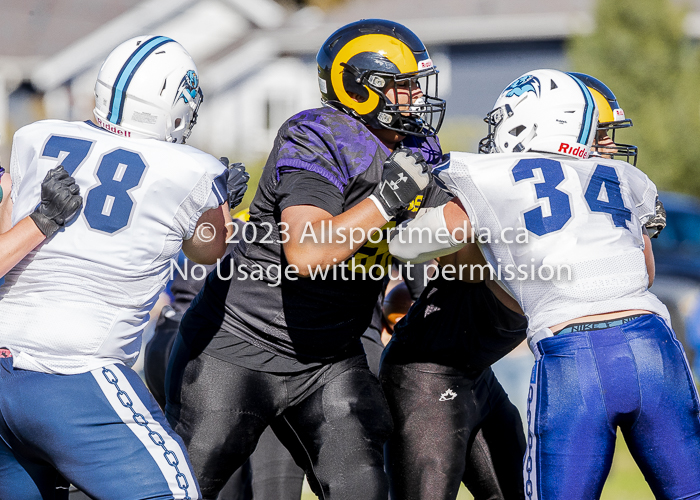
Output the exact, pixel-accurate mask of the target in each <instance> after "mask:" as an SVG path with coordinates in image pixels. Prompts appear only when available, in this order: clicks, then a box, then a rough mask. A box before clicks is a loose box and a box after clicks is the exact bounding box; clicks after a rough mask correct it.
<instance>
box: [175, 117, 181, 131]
mask: <svg viewBox="0 0 700 500" xmlns="http://www.w3.org/2000/svg"><path fill="white" fill-rule="evenodd" d="M181 123H182V118H176V119H175V128H176V129H177V128H180V124H181Z"/></svg>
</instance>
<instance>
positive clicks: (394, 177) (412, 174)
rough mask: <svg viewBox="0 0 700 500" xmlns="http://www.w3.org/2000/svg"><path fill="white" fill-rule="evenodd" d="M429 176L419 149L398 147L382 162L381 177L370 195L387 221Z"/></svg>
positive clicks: (422, 187) (428, 182)
mask: <svg viewBox="0 0 700 500" xmlns="http://www.w3.org/2000/svg"><path fill="white" fill-rule="evenodd" d="M432 175H433V174H432V173H431V172H430V167H429V166H428V164H427V163H426V162H425V160H424V159H423V155H422V154H420V152H416V153H414V152H413V151H411V150H410V149H408V148H398V149H396V150H395V151H394V152H393V153H391V156H389V158H387V159H386V161H385V162H384V170H383V172H382V180H381V182H380V183H379V184H378V185H377V187H376V188H375V189H374V192H373V193H372V194H371V196H370V197H371V198H373V199H374V200H375V203H378V205H379V206H381V209H382V210H383V212H384V213H383V214H382V215H384V218H386V219H387V220H391V219H392V218H393V217H395V216H396V215H397V214H398V213H399V211H400V210H401V209H402V208H404V207H407V206H408V205H409V204H410V203H411V201H413V199H414V198H415V197H416V196H418V195H419V194H420V192H421V191H423V190H424V189H425V188H426V187H427V186H428V184H430V180H431V179H432Z"/></svg>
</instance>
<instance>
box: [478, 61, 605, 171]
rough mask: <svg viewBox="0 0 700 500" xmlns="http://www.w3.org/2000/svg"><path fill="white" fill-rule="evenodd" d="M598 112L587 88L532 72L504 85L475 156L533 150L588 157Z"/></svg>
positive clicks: (554, 73)
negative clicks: (478, 154)
mask: <svg viewBox="0 0 700 500" xmlns="http://www.w3.org/2000/svg"><path fill="white" fill-rule="evenodd" d="M597 120H598V111H597V108H596V104H595V101H594V100H593V97H592V96H591V93H590V91H589V90H588V89H587V88H586V86H585V85H584V84H583V83H581V82H580V81H579V80H577V79H576V78H574V77H572V76H570V75H567V74H566V73H563V72H561V71H557V70H534V71H530V72H528V73H526V74H525V75H523V76H521V77H520V78H518V79H516V80H514V81H513V82H512V83H511V84H510V85H508V86H507V87H506V88H505V89H504V90H503V92H501V95H500V96H499V97H498V99H497V100H496V103H495V104H494V109H493V110H492V111H491V112H489V113H488V114H487V116H486V118H485V119H484V121H485V122H486V123H487V125H488V134H487V136H486V137H484V138H483V139H482V140H481V142H480V143H479V152H480V153H520V152H524V151H533V152H540V153H553V154H560V155H565V156H573V157H577V158H587V157H588V155H589V150H590V146H591V144H592V143H593V140H594V138H595V134H596V127H595V124H596V123H597Z"/></svg>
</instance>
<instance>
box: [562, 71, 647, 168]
mask: <svg viewBox="0 0 700 500" xmlns="http://www.w3.org/2000/svg"><path fill="white" fill-rule="evenodd" d="M569 74H570V75H572V76H574V77H576V78H578V79H579V80H581V81H582V82H583V83H584V84H586V86H587V87H588V89H589V90H590V91H591V95H593V98H594V99H595V101H596V105H597V107H598V110H599V119H598V131H599V132H600V131H604V132H605V135H603V137H606V136H607V137H609V139H608V140H607V141H605V142H601V141H600V139H601V135H600V134H596V139H595V140H594V141H593V144H592V146H591V151H592V152H593V154H596V155H598V156H603V157H606V158H613V159H621V160H624V161H626V162H628V163H631V164H632V165H637V152H638V151H637V146H633V145H631V144H624V143H621V142H617V140H616V138H615V132H616V131H617V130H619V129H623V128H629V127H631V126H632V120H630V119H629V118H625V112H624V111H623V110H622V108H620V105H619V104H618V103H617V98H616V97H615V94H613V92H612V90H610V88H608V86H607V85H605V84H604V83H603V82H601V81H600V80H598V79H597V78H594V77H592V76H590V75H586V74H585V73H569Z"/></svg>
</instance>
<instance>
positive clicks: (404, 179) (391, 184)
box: [389, 172, 408, 191]
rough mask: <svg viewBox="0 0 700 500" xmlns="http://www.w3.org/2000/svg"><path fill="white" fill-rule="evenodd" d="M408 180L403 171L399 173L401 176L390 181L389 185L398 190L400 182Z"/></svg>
mask: <svg viewBox="0 0 700 500" xmlns="http://www.w3.org/2000/svg"><path fill="white" fill-rule="evenodd" d="M407 180H408V177H406V176H405V175H404V174H403V172H401V173H400V174H399V178H398V179H396V180H395V181H390V182H389V186H390V187H391V189H392V190H394V191H396V190H397V189H399V182H406V181H407Z"/></svg>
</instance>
